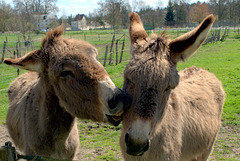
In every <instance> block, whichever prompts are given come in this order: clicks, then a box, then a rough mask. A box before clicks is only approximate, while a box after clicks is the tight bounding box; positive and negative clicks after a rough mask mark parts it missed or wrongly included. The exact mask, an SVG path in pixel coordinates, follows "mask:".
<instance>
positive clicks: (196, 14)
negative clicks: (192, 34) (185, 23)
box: [189, 2, 211, 23]
mask: <svg viewBox="0 0 240 161" xmlns="http://www.w3.org/2000/svg"><path fill="white" fill-rule="evenodd" d="M210 13H211V11H210V8H209V6H208V4H206V3H205V2H203V3H201V2H197V4H195V5H192V6H191V7H190V10H189V19H190V21H192V22H198V23H200V22H201V21H202V20H203V19H204V18H205V17H206V16H207V15H209V14H210Z"/></svg>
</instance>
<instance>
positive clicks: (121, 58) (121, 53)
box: [119, 34, 125, 63]
mask: <svg viewBox="0 0 240 161" xmlns="http://www.w3.org/2000/svg"><path fill="white" fill-rule="evenodd" d="M124 45H125V34H124V38H123V44H122V50H121V56H120V60H119V63H121V62H122V57H123V51H124Z"/></svg>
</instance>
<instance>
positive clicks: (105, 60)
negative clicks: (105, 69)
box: [103, 45, 108, 66]
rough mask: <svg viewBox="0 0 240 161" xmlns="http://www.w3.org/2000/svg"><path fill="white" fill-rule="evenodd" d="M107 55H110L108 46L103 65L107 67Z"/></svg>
mask: <svg viewBox="0 0 240 161" xmlns="http://www.w3.org/2000/svg"><path fill="white" fill-rule="evenodd" d="M107 55H108V45H106V50H105V58H104V63H103V66H106V62H107Z"/></svg>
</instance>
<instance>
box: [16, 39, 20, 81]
mask: <svg viewBox="0 0 240 161" xmlns="http://www.w3.org/2000/svg"><path fill="white" fill-rule="evenodd" d="M18 40H19V37H18ZM16 51H17V58H19V57H20V55H19V41H18V42H17V43H16ZM17 75H18V76H19V68H17Z"/></svg>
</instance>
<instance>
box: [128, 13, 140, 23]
mask: <svg viewBox="0 0 240 161" xmlns="http://www.w3.org/2000/svg"><path fill="white" fill-rule="evenodd" d="M129 18H130V21H139V20H140V21H141V19H140V17H139V15H138V14H137V13H136V12H132V13H130V14H129Z"/></svg>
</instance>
